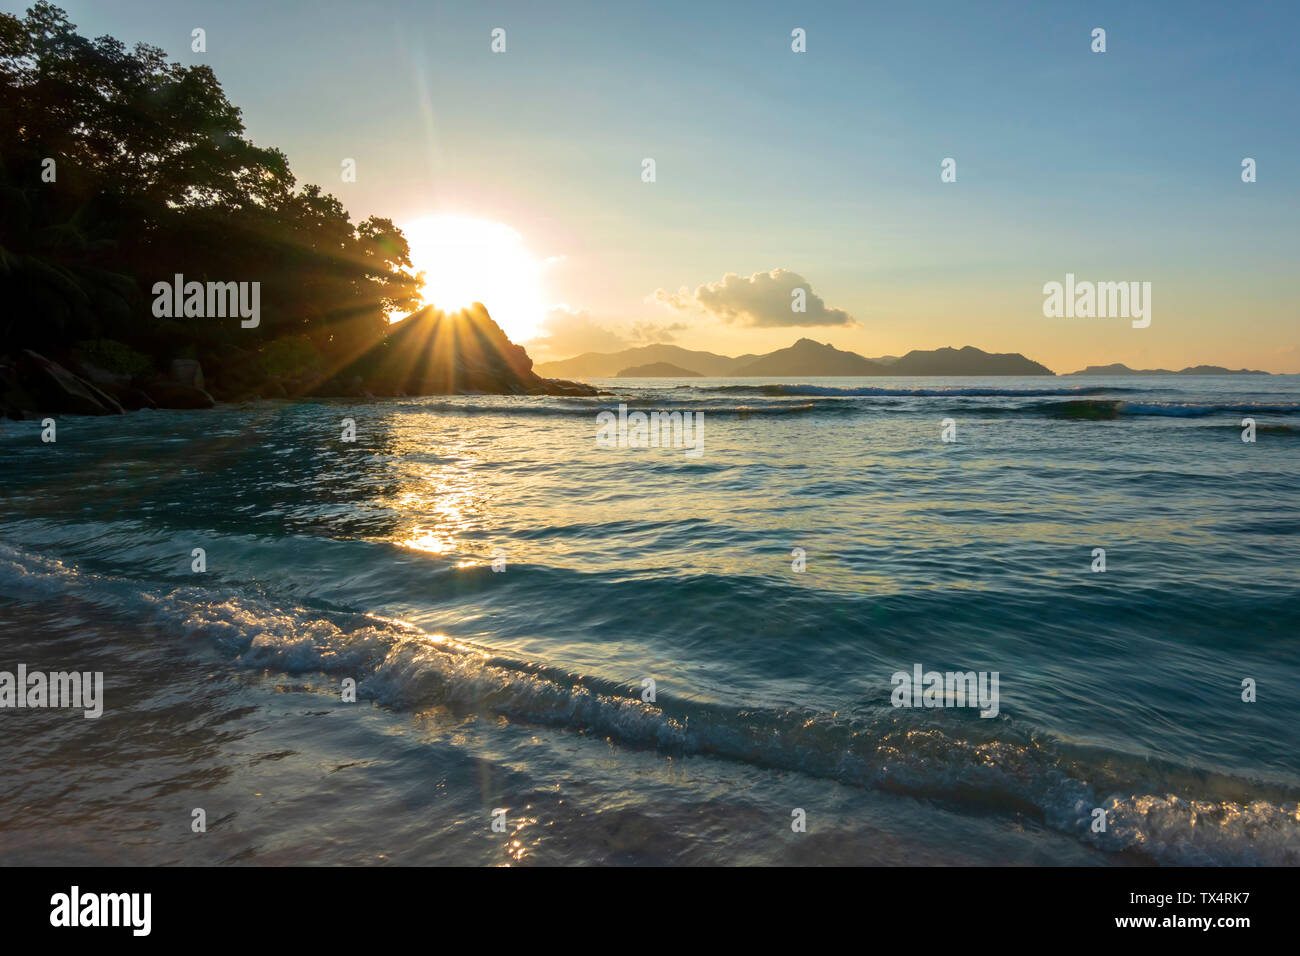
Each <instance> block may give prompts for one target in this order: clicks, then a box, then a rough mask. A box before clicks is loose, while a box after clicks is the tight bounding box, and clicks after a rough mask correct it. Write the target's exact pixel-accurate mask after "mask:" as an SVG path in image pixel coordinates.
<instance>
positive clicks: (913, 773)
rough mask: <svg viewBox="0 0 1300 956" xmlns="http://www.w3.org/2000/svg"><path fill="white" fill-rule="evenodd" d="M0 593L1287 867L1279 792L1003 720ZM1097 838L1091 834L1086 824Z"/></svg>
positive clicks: (272, 655) (433, 638) (425, 693)
mask: <svg viewBox="0 0 1300 956" xmlns="http://www.w3.org/2000/svg"><path fill="white" fill-rule="evenodd" d="M0 593H4V594H7V595H22V596H25V597H27V598H29V599H32V598H34V599H37V600H43V599H46V598H49V597H53V596H67V595H75V596H76V597H77V598H78V599H79V600H85V601H88V602H91V603H95V604H100V605H104V606H111V607H112V608H113V609H114V610H115V611H119V612H122V613H125V614H128V615H130V616H131V617H133V618H134V619H137V620H140V621H141V622H142V623H144V624H149V625H152V626H154V627H156V628H157V629H159V631H160V632H161V633H167V634H176V635H180V636H182V637H183V638H184V639H186V640H191V641H200V642H203V643H204V644H205V645H207V646H216V647H218V648H220V649H222V650H223V651H224V652H225V653H226V654H227V655H229V656H230V658H231V660H232V662H233V663H234V664H236V665H237V666H239V667H242V668H250V669H255V670H258V671H261V670H268V669H270V670H276V671H281V672H284V673H289V674H306V673H323V674H326V675H329V676H330V677H332V678H336V679H339V680H341V679H342V678H344V677H352V678H354V679H356V681H357V688H358V695H359V696H360V697H362V698H366V699H370V700H373V701H375V702H377V703H379V704H381V705H383V706H386V707H389V708H392V709H394V710H398V711H404V712H409V711H413V710H423V709H428V708H445V709H447V710H449V711H451V712H454V713H458V714H461V715H466V716H478V717H492V718H504V719H506V720H511V721H518V722H522V723H526V724H536V725H541V726H548V727H552V728H559V729H569V730H576V731H582V732H585V733H593V734H599V735H601V736H602V737H605V738H607V739H609V740H610V741H611V742H613V743H615V744H618V745H621V746H625V747H631V748H642V749H654V750H660V751H664V752H667V753H672V754H676V755H682V756H700V757H712V758H717V759H724V760H733V761H741V762H744V763H746V764H749V765H753V766H757V767H762V768H766V769H772V770H777V771H785V772H796V773H803V774H808V775H811V776H815V777H819V778H825V779H831V780H835V781H838V782H841V783H844V784H847V785H853V786H862V787H868V788H872V789H878V790H883V791H888V792H894V793H899V794H903V795H907V796H912V797H919V798H926V799H931V800H937V801H942V802H945V803H947V804H950V805H952V806H954V807H957V808H965V809H966V810H968V811H975V812H990V811H993V812H1007V811H1008V810H1014V811H1019V812H1025V813H1027V814H1029V815H1031V816H1033V817H1036V818H1038V819H1040V820H1042V821H1043V822H1044V823H1045V824H1046V825H1048V826H1051V827H1053V828H1055V829H1057V830H1060V831H1063V832H1066V833H1069V834H1072V835H1074V836H1075V837H1076V838H1077V839H1079V840H1080V841H1082V842H1085V843H1088V844H1091V845H1093V846H1095V847H1097V848H1098V849H1101V850H1103V851H1109V852H1126V853H1131V854H1139V855H1142V856H1144V857H1147V858H1149V859H1151V860H1153V861H1156V862H1161V863H1174V864H1183V865H1198V864H1237V865H1240V864H1273V865H1277V864H1291V865H1294V864H1297V863H1300V803H1297V797H1298V796H1300V794H1297V792H1296V790H1295V788H1293V787H1287V786H1282V785H1278V784H1268V783H1263V782H1260V781H1255V780H1244V779H1241V778H1238V777H1233V776H1228V775H1224V774H1218V773H1212V772H1207V771H1205V770H1202V769H1200V768H1194V767H1184V766H1179V765H1176V764H1173V763H1169V762H1166V761H1161V760H1158V759H1151V758H1148V757H1145V756H1142V755H1137V754H1130V753H1125V752H1120V751H1116V750H1112V749H1103V748H1095V747H1083V746H1079V745H1072V744H1068V743H1065V742H1063V741H1061V740H1059V739H1057V738H1055V737H1053V736H1051V735H1048V734H1044V733H1041V732H1037V731H1035V730H1034V729H1032V728H1028V727H1024V726H1021V725H1020V724H1018V722H1017V721H1016V720H1014V719H1012V718H1011V717H1009V716H1008V715H1006V714H1005V713H1004V714H1003V715H1002V716H1000V717H998V718H995V719H992V720H981V719H979V718H977V717H973V716H970V715H967V714H964V713H960V712H952V711H923V710H916V711H913V710H896V709H894V708H891V707H887V706H880V705H875V706H863V707H860V708H858V709H856V710H855V712H853V713H851V714H846V713H839V712H835V713H827V712H819V711H816V710H811V709H801V708H778V707H762V706H740V705H735V704H727V703H711V702H701V701H697V700H690V699H682V698H678V697H675V696H673V695H672V694H667V693H663V692H660V693H659V694H658V696H657V700H656V701H655V702H654V703H646V702H643V701H642V700H641V699H640V697H639V693H640V688H639V687H629V686H623V685H620V684H618V683H617V682H613V681H610V680H607V679H603V678H599V677H593V676H589V675H580V674H576V673H571V672H567V671H564V670H562V669H558V668H555V667H551V666H547V665H544V664H538V663H532V662H527V661H520V660H515V659H512V658H510V657H508V656H505V655H503V654H500V653H498V652H496V651H494V650H493V649H492V648H489V647H485V646H481V645H478V644H475V643H472V642H467V641H462V640H458V639H456V638H454V637H451V636H448V635H445V634H439V633H433V632H429V631H426V630H423V629H421V628H419V627H416V626H414V625H412V624H409V623H406V622H404V621H401V620H395V619H392V618H387V617H381V616H378V615H371V614H364V613H357V612H351V611H337V610H336V611H325V610H321V609H313V608H307V607H303V606H301V605H298V604H293V603H290V604H283V603H278V602H276V601H274V600H273V599H271V598H270V597H267V596H265V595H259V594H250V593H247V592H243V591H240V590H237V589H235V588H231V587H228V586H223V587H219V588H199V587H190V586H185V587H175V588H169V589H163V590H157V591H153V590H141V589H140V587H139V584H138V583H137V582H132V581H126V580H123V579H116V578H111V577H109V576H105V575H100V574H95V573H91V572H88V571H83V570H80V569H78V568H76V567H75V566H72V565H68V564H64V563H62V562H60V561H57V560H54V559H49V558H42V557H38V556H34V555H30V554H27V553H25V552H22V551H20V550H18V549H15V548H12V547H9V546H7V545H0ZM1096 807H1102V808H1104V809H1105V810H1106V811H1107V829H1106V831H1105V832H1104V833H1100V834H1095V833H1093V832H1092V830H1091V824H1092V811H1093V809H1094V808H1096Z"/></svg>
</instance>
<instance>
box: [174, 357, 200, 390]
mask: <svg viewBox="0 0 1300 956" xmlns="http://www.w3.org/2000/svg"><path fill="white" fill-rule="evenodd" d="M171 376H172V381H173V382H176V383H177V384H178V385H188V386H190V388H198V389H201V388H203V386H204V383H203V366H202V365H200V364H199V362H198V360H197V359H172V367H171Z"/></svg>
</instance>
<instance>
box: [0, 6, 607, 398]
mask: <svg viewBox="0 0 1300 956" xmlns="http://www.w3.org/2000/svg"><path fill="white" fill-rule="evenodd" d="M51 160H52V161H53V162H52V163H51V162H50V161H51ZM176 274H181V275H183V276H184V278H185V281H186V282H190V281H196V282H201V283H207V282H222V283H225V282H258V283H260V315H259V323H258V325H257V327H255V328H244V327H242V326H241V322H240V319H239V317H238V316H235V317H226V318H217V317H210V316H208V317H159V316H156V315H155V314H154V309H153V303H154V295H153V292H152V289H153V287H154V284H155V283H157V282H167V283H170V282H171V281H172V279H173V276H174V275H176ZM419 289H420V280H419V277H418V276H417V275H415V274H414V273H413V272H412V270H411V262H410V258H409V249H408V246H407V243H406V240H405V238H404V237H403V235H402V233H401V231H400V230H399V229H398V228H397V227H396V226H395V225H394V224H393V222H392V221H391V220H389V219H383V218H379V217H375V216H372V217H370V218H368V219H366V220H364V221H362V222H359V223H354V222H353V221H352V220H351V219H350V217H349V215H348V213H347V211H346V210H345V209H344V208H343V206H342V204H341V203H340V202H339V200H338V199H337V198H335V197H334V196H332V195H330V194H328V193H325V192H323V191H322V190H321V188H320V187H319V186H313V185H305V186H301V187H299V186H297V184H296V183H295V180H294V176H293V174H292V173H291V172H290V170H289V164H288V161H287V159H286V157H285V155H284V154H283V153H282V152H280V151H279V150H277V149H274V148H267V147H261V146H257V145H255V144H253V143H252V142H250V141H249V140H248V139H247V138H246V137H245V136H244V126H243V122H242V120H241V115H240V111H239V109H238V108H237V107H235V106H234V105H232V104H231V103H230V102H229V101H228V100H227V99H226V96H225V94H224V93H223V92H222V89H221V85H220V83H218V81H217V78H216V76H215V75H214V74H213V72H212V70H211V69H209V68H208V67H206V66H191V67H186V66H181V65H180V64H178V63H174V62H168V59H167V56H166V54H165V53H164V51H163V50H161V49H158V48H156V47H151V46H147V45H144V44H137V45H136V46H135V47H134V48H133V49H129V50H128V49H127V48H126V46H125V45H124V44H123V43H121V42H120V41H118V40H115V39H113V38H112V37H99V38H97V39H93V40H92V39H88V38H86V37H83V36H80V35H78V34H77V32H76V27H75V26H74V25H73V24H71V23H69V22H68V19H67V15H66V14H65V13H64V12H63V11H62V10H60V9H59V8H58V7H55V6H52V5H51V4H49V3H47V2H44V0H42V2H39V3H37V4H35V5H34V6H33V7H31V8H30V9H29V10H28V11H27V13H26V15H25V16H24V17H21V18H20V17H17V16H13V15H10V14H0V412H3V413H7V414H9V415H10V416H11V417H22V416H23V415H24V414H29V413H37V412H60V411H68V412H84V413H97V411H98V412H99V413H102V412H104V411H108V412H112V411H118V410H120V408H121V407H126V408H132V407H142V406H144V407H147V406H155V405H156V406H162V407H183V408H188V407H204V406H207V405H211V404H212V401H213V398H214V397H215V398H216V399H218V400H242V399H248V398H258V397H262V398H270V397H297V396H343V395H350V396H363V395H365V394H366V393H371V394H373V395H400V394H420V393H434V392H438V393H447V392H469V391H493V392H518V393H530V392H531V393H539V392H559V393H564V392H570V391H573V390H579V391H590V390H589V389H586V388H585V387H584V386H577V385H573V384H572V383H562V382H553V381H549V380H545V379H541V378H538V377H537V376H536V375H534V374H533V373H532V371H531V368H532V361H531V359H529V358H528V356H527V355H526V354H524V351H523V349H522V348H519V347H518V346H514V345H512V344H511V343H510V342H509V341H508V340H507V339H506V337H505V335H504V333H502V332H501V330H500V328H499V327H498V326H497V325H496V323H495V322H493V321H492V320H491V318H490V317H489V316H488V315H487V312H486V310H484V309H483V308H482V307H481V306H477V307H475V308H474V309H470V310H465V311H463V312H458V313H454V314H444V313H441V312H438V311H436V310H434V309H432V308H426V309H423V310H421V311H419V312H417V313H415V314H414V315H411V316H410V317H408V318H407V319H404V320H402V321H401V322H398V323H396V324H390V322H389V316H390V315H391V314H400V313H402V312H410V311H411V310H413V309H415V308H416V307H417V306H418V305H419V304H420V296H419Z"/></svg>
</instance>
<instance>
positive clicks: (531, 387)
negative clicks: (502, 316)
mask: <svg viewBox="0 0 1300 956" xmlns="http://www.w3.org/2000/svg"><path fill="white" fill-rule="evenodd" d="M358 380H360V381H359V382H358ZM359 389H360V390H363V391H365V392H369V393H370V394H372V395H380V396H396V395H398V394H405V395H471V394H475V393H481V394H493V395H599V394H601V392H600V390H599V389H596V388H593V387H592V386H590V385H585V384H582V383H579V382H568V381H564V380H563V379H549V378H542V377H541V376H539V375H537V373H535V372H534V371H533V360H532V359H531V358H529V357H528V353H527V352H525V351H524V349H523V346H520V345H516V344H515V343H513V342H511V341H510V339H508V338H507V337H506V334H505V332H503V331H502V330H501V327H500V326H499V325H497V324H496V322H494V321H493V320H492V318H491V316H489V315H488V313H487V309H485V308H484V307H483V306H482V304H480V303H475V304H474V306H472V307H471V308H469V309H465V310H462V311H460V312H451V313H448V312H440V311H438V310H436V309H433V308H425V309H421V310H420V311H419V312H416V313H414V314H412V315H409V316H407V317H406V318H405V319H402V320H401V321H400V322H398V323H397V324H396V325H395V326H394V327H393V329H392V331H391V332H390V333H389V334H388V336H387V337H386V338H385V340H384V341H383V342H382V343H381V344H380V345H378V346H376V347H375V348H374V349H372V350H371V351H370V352H368V353H367V354H366V355H364V356H362V357H361V358H360V359H358V360H357V361H356V362H354V363H353V364H352V365H351V366H349V367H348V368H347V369H345V370H344V371H343V372H341V373H339V374H338V375H337V376H335V377H334V378H331V379H329V380H328V381H326V382H324V383H322V384H321V385H320V386H319V387H317V388H316V389H315V390H314V393H315V394H318V395H340V396H345V395H355V394H356V393H357V391H358V390H359Z"/></svg>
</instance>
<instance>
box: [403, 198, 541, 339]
mask: <svg viewBox="0 0 1300 956" xmlns="http://www.w3.org/2000/svg"><path fill="white" fill-rule="evenodd" d="M402 233H403V234H404V235H405V236H406V241H407V242H408V243H409V244H410V247H411V265H412V266H413V267H414V268H415V270H416V271H417V272H423V273H424V289H423V293H424V303H425V305H431V306H433V307H434V308H436V309H441V310H442V311H444V312H452V311H455V310H458V309H463V308H465V307H467V306H470V305H473V304H474V303H475V302H482V303H483V304H484V305H485V306H487V310H488V312H489V313H490V314H491V316H492V318H493V319H494V320H496V323H497V325H499V326H501V328H502V330H504V331H505V333H506V335H507V336H509V338H510V340H511V341H512V342H522V341H524V340H526V339H530V338H533V337H534V336H536V335H537V331H538V329H539V327H540V326H541V324H542V320H543V318H544V317H545V315H546V309H545V306H544V305H543V303H542V294H541V269H542V262H541V261H540V260H538V259H535V258H534V257H533V255H532V253H531V252H530V251H529V249H528V247H527V246H526V245H525V243H524V237H523V236H521V235H520V234H519V233H518V232H516V231H515V230H514V229H511V228H510V227H509V226H507V225H506V224H505V223H500V222H490V221H488V220H486V219H472V218H467V217H463V216H449V215H440V216H429V217H426V218H424V219H418V220H416V221H414V222H412V223H409V224H407V225H404V226H402Z"/></svg>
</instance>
